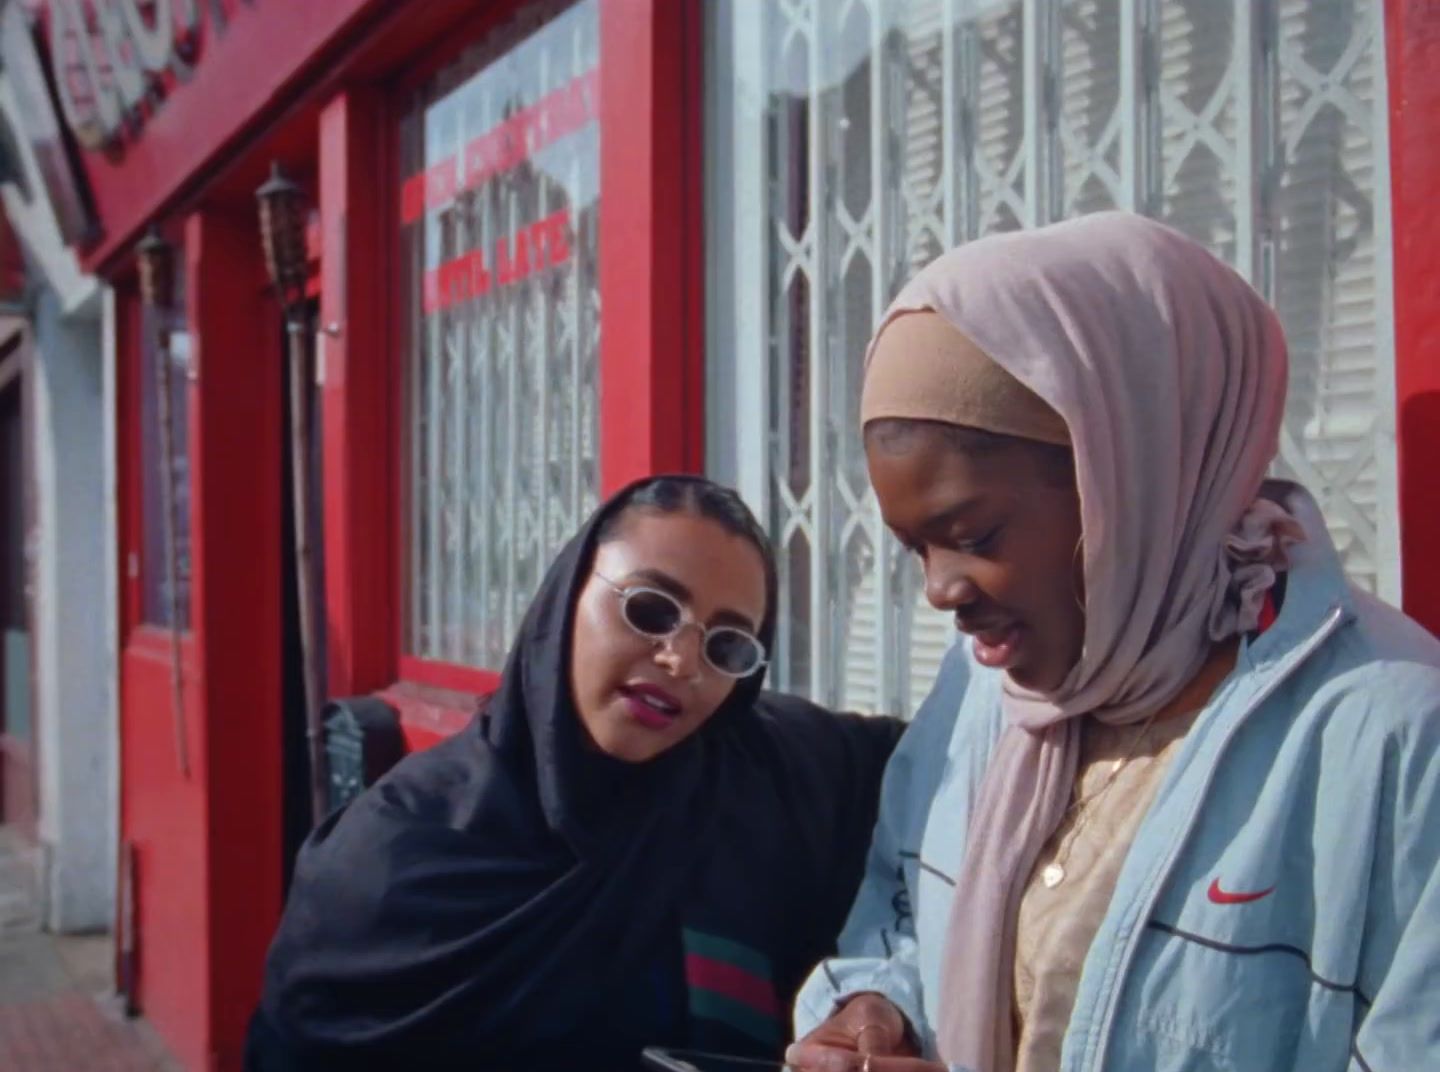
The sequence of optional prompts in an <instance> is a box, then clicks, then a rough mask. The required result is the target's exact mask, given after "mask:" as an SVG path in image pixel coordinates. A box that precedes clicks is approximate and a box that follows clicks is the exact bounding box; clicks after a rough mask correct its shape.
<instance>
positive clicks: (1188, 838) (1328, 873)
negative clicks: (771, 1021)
mask: <svg viewBox="0 0 1440 1072" xmlns="http://www.w3.org/2000/svg"><path fill="white" fill-rule="evenodd" d="M1285 385H1286V351H1285V340H1284V335H1283V333H1282V331H1281V329H1280V326H1279V323H1278V321H1277V319H1276V317H1275V314H1274V312H1273V311H1272V310H1271V309H1270V308H1269V306H1268V305H1266V304H1265V302H1264V301H1263V300H1262V299H1261V298H1260V297H1259V296H1258V295H1257V294H1256V293H1255V292H1254V291H1253V290H1252V289H1251V288H1250V287H1249V286H1248V285H1247V284H1246V283H1245V281H1244V280H1243V279H1241V278H1240V277H1239V276H1238V275H1236V274H1235V273H1234V272H1233V271H1232V270H1231V269H1230V268H1228V267H1226V266H1225V265H1224V264H1223V263H1221V262H1220V261H1218V260H1217V259H1215V258H1214V257H1212V256H1211V255H1210V254H1209V253H1207V252H1205V251H1204V250H1203V249H1202V248H1201V247H1199V246H1197V245H1196V244H1194V243H1193V242H1191V241H1190V240H1188V239H1187V238H1185V237H1183V236H1181V235H1180V234H1178V233H1176V232H1174V231H1172V230H1170V229H1168V228H1166V227H1164V226H1161V225H1160V224H1157V223H1154V222H1152V221H1149V220H1146V219H1143V218H1140V217H1136V216H1130V215H1126V214H1120V213H1106V214H1101V215H1097V216H1091V217H1086V218H1084V219H1081V220H1077V221H1072V222H1069V223H1065V224H1059V225H1056V226H1053V227H1048V228H1042V229H1039V230H1034V231H1028V232H1021V233H1017V234H1010V235H1004V236H998V237H994V238H987V239H984V240H982V241H978V242H975V243H972V244H970V245H968V246H965V247H963V248H961V249H958V250H955V251H953V252H951V253H950V254H948V255H946V256H943V257H941V258H939V259H938V260H936V261H935V262H934V263H932V264H931V265H930V266H929V267H927V268H926V269H925V270H924V271H922V272H921V273H920V275H919V276H917V277H916V278H915V279H914V280H913V281H912V282H911V283H910V284H909V285H908V286H907V287H906V288H905V289H904V290H903V291H902V292H901V294H900V296H899V298H898V299H897V300H896V302H895V303H894V305H893V306H892V307H891V309H890V311H889V312H888V313H887V315H886V316H885V318H884V320H883V322H882V324H881V326H880V328H879V330H878V331H877V333H876V336H875V338H874V340H873V341H872V343H871V346H870V351H869V354H868V355H867V364H866V378H865V386H864V392H863V397H862V406H861V409H862V412H861V420H862V425H863V431H864V436H865V445H866V456H867V461H868V465H869V471H870V477H871V482H872V484H873V486H874V489H875V494H876V497H877V499H878V501H879V505H880V511H881V514H882V516H883V518H884V520H885V523H886V524H887V525H888V526H889V527H890V529H891V530H892V531H893V532H894V533H895V534H896V536H897V537H898V538H899V539H900V540H901V541H902V543H903V544H904V545H905V546H906V547H908V548H910V549H911V550H913V551H914V552H915V553H916V554H917V555H918V556H919V558H920V561H921V564H922V567H923V569H924V573H925V584H926V592H927V595H928V597H929V599H930V602H931V603H933V604H934V605H935V606H936V607H937V608H939V609H941V610H945V611H948V612H950V613H953V614H954V615H955V624H956V627H957V628H958V629H959V630H960V632H961V633H963V634H965V635H966V636H967V637H968V638H969V643H968V644H962V645H957V646H956V647H955V649H953V650H952V652H951V654H950V656H949V657H948V659H947V661H946V664H945V667H944V669H943V671H942V674H941V678H940V680H939V682H938V683H937V685H936V688H935V691H934V692H933V693H932V695H931V696H930V698H929V699H928V700H927V702H926V704H925V705H924V706H923V707H922V709H921V711H920V713H919V715H918V716H917V718H916V722H915V724H914V725H913V726H912V727H911V729H910V730H909V732H908V733H907V735H906V738H905V739H904V740H903V741H902V743H901V745H900V748H899V750H898V751H897V752H896V753H895V756H894V758H893V759H892V760H891V763H890V767H889V770H888V771H887V775H886V788H885V794H884V798H883V803H882V810H881V818H880V822H879V825H878V826H877V829H876V832H875V840H874V843H873V846H872V850H871V857H870V869H869V877H868V878H867V881H866V883H865V885H864V886H863V887H862V890H861V894H860V897H859V899H858V901H857V902H856V904H855V907H854V909H853V911H852V913H851V917H850V921H849V923H848V925H847V927H846V930H845V933H844V934H843V935H842V938H841V942H840V955H839V956H837V957H835V958H833V959H831V960H828V961H826V962H824V963H822V964H821V965H820V966H819V967H818V968H817V969H816V971H815V972H814V974H813V975H812V976H811V978H810V980H809V982H808V983H807V984H806V987H805V989H804V990H803V991H802V993H801V996H800V999H799V1002H798V1005H797V1012H796V1020H797V1029H798V1030H797V1035H798V1036H799V1037H800V1041H799V1042H797V1043H796V1044H795V1045H794V1046H792V1047H791V1050H790V1053H789V1055H788V1059H789V1061H790V1063H791V1065H792V1066H794V1067H796V1068H799V1069H802V1070H816V1072H819V1070H824V1072H847V1070H851V1069H854V1070H856V1072H912V1070H918V1069H930V1068H936V1067H943V1066H947V1065H948V1067H949V1068H951V1069H957V1070H968V1072H1055V1070H1059V1069H1064V1070H1065V1072H1099V1070H1101V1069H1106V1070H1117V1072H1130V1070H1136V1072H1138V1070H1142V1069H1143V1070H1145V1072H1182V1070H1183V1072H1189V1070H1202V1069H1206V1070H1208V1069H1216V1070H1219V1069H1224V1070H1226V1072H1251V1070H1253V1072H1260V1070H1266V1072H1270V1070H1274V1069H1295V1070H1300V1069H1304V1070H1306V1072H1310V1070H1322V1072H1325V1070H1333V1072H1345V1070H1349V1069H1358V1070H1372V1069H1373V1070H1375V1072H1379V1070H1381V1069H1386V1070H1392V1072H1402V1070H1403V1072H1418V1070H1420V1069H1431V1068H1434V1069H1440V868H1437V859H1440V761H1437V760H1436V758H1435V757H1436V756H1437V755H1440V644H1437V643H1436V642H1435V640H1434V639H1433V638H1432V637H1430V636H1429V635H1428V634H1426V633H1425V632H1424V631H1423V630H1421V629H1420V628H1419V627H1418V626H1416V625H1415V624H1414V623H1413V622H1411V621H1410V620H1409V619H1407V618H1405V617H1404V616H1403V615H1402V614H1401V613H1400V612H1398V611H1396V610H1394V609H1393V608H1390V607H1388V606H1386V605H1384V604H1382V603H1380V602H1379V601H1378V600H1375V599H1374V598H1372V597H1370V596H1369V595H1367V594H1364V593H1362V592H1359V591H1357V590H1355V589H1354V588H1353V587H1352V586H1350V585H1349V583H1348V582H1347V581H1346V579H1345V577H1344V574H1343V571H1342V570H1341V567H1340V563H1339V559H1338V555H1337V553H1336V551H1335V549H1334V547H1333V545H1332V544H1331V542H1330V539H1329V536H1328V534H1327V531H1326V527H1325V523H1324V519H1323V518H1322V517H1321V516H1320V514H1319V511H1318V509H1317V507H1316V506H1315V503H1314V500H1313V499H1312V498H1311V497H1310V496H1309V495H1308V493H1306V492H1305V491H1304V489H1302V488H1299V487H1298V486H1295V485H1293V484H1281V483H1278V482H1267V481H1266V473H1267V470H1268V469H1269V467H1270V464H1271V463H1272V461H1273V460H1274V458H1275V455H1276V452H1277V448H1278V442H1279V431H1280V421H1281V416H1282V413H1283V410H1284V402H1285Z"/></svg>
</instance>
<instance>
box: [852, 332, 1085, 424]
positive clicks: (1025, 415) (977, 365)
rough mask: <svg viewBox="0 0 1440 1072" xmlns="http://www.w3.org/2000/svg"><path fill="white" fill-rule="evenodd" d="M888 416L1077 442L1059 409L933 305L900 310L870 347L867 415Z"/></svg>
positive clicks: (865, 419)
mask: <svg viewBox="0 0 1440 1072" xmlns="http://www.w3.org/2000/svg"><path fill="white" fill-rule="evenodd" d="M884 417H905V418H908V419H911V420H929V421H944V422H945V423H946V424H963V425H967V426H968V427H971V428H981V429H984V430H985V431H987V432H998V433H999V434H1001V435H1009V436H1018V437H1019V438H1021V439H1033V440H1037V441H1039V442H1041V443H1054V444H1056V445H1058V446H1064V447H1068V446H1069V445H1070V429H1069V428H1067V427H1066V426H1065V419H1064V418H1063V417H1061V416H1060V414H1058V413H1056V412H1055V411H1054V410H1053V409H1051V408H1050V407H1049V406H1048V405H1046V404H1045V401H1044V399H1042V398H1041V397H1040V396H1039V395H1037V394H1036V393H1035V392H1034V391H1032V390H1030V388H1028V387H1026V386H1025V385H1024V384H1023V383H1021V382H1020V381H1019V380H1017V379H1016V378H1015V377H1014V376H1012V375H1010V373H1008V372H1006V371H1005V370H1004V369H1003V368H1001V367H1000V366H999V365H998V364H996V363H995V361H994V360H993V359H992V358H991V357H990V356H989V355H988V354H986V353H985V351H983V350H981V349H980V347H978V346H976V345H975V343H974V342H972V341H971V340H970V339H968V338H967V337H966V336H964V335H962V334H961V333H960V332H959V331H957V330H956V329H955V328H954V327H953V326H952V325H951V324H950V323H948V322H947V321H946V320H945V318H944V317H942V316H940V315H939V314H938V313H932V312H928V311H925V312H916V313H911V314H908V315H904V316H897V317H895V319H893V320H891V321H890V323H889V325H888V326H887V327H886V328H885V332H884V334H882V335H880V336H878V337H877V338H876V340H875V345H874V346H873V347H872V348H871V350H870V362H869V364H868V365H867V366H866V368H865V385H864V388H863V389H862V391H861V394H860V423H861V425H862V426H864V425H867V424H869V423H870V422H871V421H873V420H879V419H881V418H884Z"/></svg>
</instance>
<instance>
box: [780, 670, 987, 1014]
mask: <svg viewBox="0 0 1440 1072" xmlns="http://www.w3.org/2000/svg"><path fill="white" fill-rule="evenodd" d="M968 677H969V664H968V661H967V660H966V659H965V658H964V656H963V654H962V653H961V652H960V651H959V649H958V648H952V649H951V651H950V653H949V655H947V657H946V659H945V662H944V664H943V665H942V667H941V672H940V676H939V678H938V679H937V681H936V683H935V686H934V688H933V689H932V690H931V692H930V694H929V696H928V697H926V700H925V702H924V703H923V704H921V706H920V710H919V711H918V712H917V714H916V716H915V720H914V722H912V723H911V725H910V727H909V728H908V729H907V730H906V732H905V735H904V737H902V738H901V741H900V744H899V746H898V747H897V748H896V750H895V754H894V755H893V756H891V758H890V763H889V765H888V766H887V767H886V769H885V777H884V781H883V783H882V786H881V796H880V817H879V820H878V822H877V823H876V827H875V833H874V837H873V839H872V841H871V845H870V854H869V858H868V861H867V864H866V871H865V877H864V879H863V881H862V882H861V885H860V892H859V894H858V896H857V897H856V900H855V904H854V907H852V908H851V910H850V915H849V918H848V919H847V920H846V923H845V928H844V930H842V931H841V932H840V937H839V940H838V942H837V950H838V952H837V955H836V956H834V957H831V958H829V959H827V960H824V961H822V962H821V963H820V964H819V965H818V966H817V967H816V968H815V970H814V971H813V972H812V973H811V974H810V977H809V978H808V979H807V980H806V981H805V985H804V986H803V987H802V988H801V990H800V993H799V996H798V997H797V998H796V1002H795V1033H796V1034H795V1037H796V1038H803V1037H804V1036H805V1035H807V1034H809V1033H810V1032H811V1031H813V1030H814V1029H815V1028H816V1027H817V1026H818V1025H819V1024H820V1023H822V1022H823V1021H824V1020H826V1019H828V1018H829V1017H830V1015H831V1014H832V1013H833V1012H834V1011H835V1009H836V1007H837V1004H839V1003H840V1002H843V1000H844V999H845V998H847V997H849V996H851V995H854V994H859V993H864V992H874V993H878V994H881V995H883V996H885V997H886V998H888V999H889V1000H890V1001H891V1003H893V1004H894V1005H895V1006H896V1008H898V1009H899V1010H900V1011H901V1012H902V1013H904V1015H905V1018H906V1019H907V1020H909V1022H910V1025H911V1027H912V1028H913V1029H914V1030H915V1032H916V1034H917V1036H918V1037H919V1038H920V1039H922V1040H926V1041H928V1038H929V1035H930V1032H929V1030H928V1029H927V1026H926V1022H925V1012H924V1002H923V990H922V985H921V976H920V969H919V966H918V958H917V953H918V945H917V940H916V930H915V919H914V909H913V906H914V900H913V896H914V891H913V890H912V888H911V885H910V882H911V880H913V878H914V875H915V860H914V859H913V858H907V857H913V855H914V850H915V849H916V848H918V847H919V846H920V844H921V842H922V840H923V836H924V833H925V828H926V824H927V822H928V819H929V815H930V808H931V804H932V803H933V801H934V797H935V793H936V790H937V787H938V786H939V784H940V782H941V780H942V777H943V775H944V772H945V766H946V757H947V754H948V752H949V748H950V739H951V736H952V734H953V732H954V728H955V718H956V713H957V711H958V710H959V708H960V705H961V701H962V699H963V697H964V694H965V689H966V685H967V682H968ZM907 850H908V852H907ZM902 853H903V854H904V855H902Z"/></svg>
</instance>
